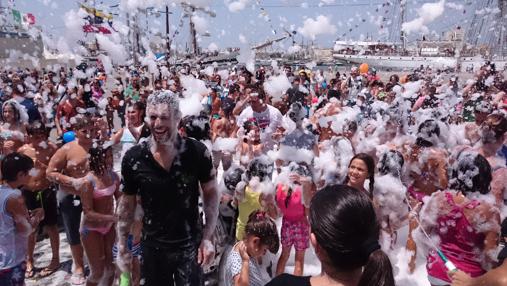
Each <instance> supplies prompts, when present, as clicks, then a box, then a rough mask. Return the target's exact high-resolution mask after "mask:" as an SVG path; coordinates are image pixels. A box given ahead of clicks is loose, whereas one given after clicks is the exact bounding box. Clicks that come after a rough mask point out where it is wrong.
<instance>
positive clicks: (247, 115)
mask: <svg viewBox="0 0 507 286" xmlns="http://www.w3.org/2000/svg"><path fill="white" fill-rule="evenodd" d="M266 107H267V108H266V109H265V110H264V111H262V112H255V111H253V109H252V107H251V106H248V107H247V108H245V109H244V110H243V112H241V114H240V115H239V116H238V117H237V120H236V122H237V124H238V126H239V128H240V129H242V128H243V124H244V123H245V122H246V121H248V120H249V119H251V118H255V120H256V121H257V124H258V125H259V128H260V130H261V142H262V143H263V144H264V145H265V146H266V147H267V148H269V149H271V147H272V146H273V144H274V142H273V139H272V138H271V135H272V134H273V132H275V131H276V129H277V128H278V127H280V126H282V120H283V116H282V113H281V112H280V110H278V109H277V108H276V107H273V106H271V105H269V104H266Z"/></svg>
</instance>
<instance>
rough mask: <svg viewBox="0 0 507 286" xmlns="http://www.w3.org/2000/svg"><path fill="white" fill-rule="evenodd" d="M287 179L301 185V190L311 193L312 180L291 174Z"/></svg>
mask: <svg viewBox="0 0 507 286" xmlns="http://www.w3.org/2000/svg"><path fill="white" fill-rule="evenodd" d="M289 178H290V179H291V180H292V181H294V182H295V183H298V184H300V185H301V187H302V188H303V190H305V191H311V189H312V178H310V177H306V176H300V175H297V174H291V175H289Z"/></svg>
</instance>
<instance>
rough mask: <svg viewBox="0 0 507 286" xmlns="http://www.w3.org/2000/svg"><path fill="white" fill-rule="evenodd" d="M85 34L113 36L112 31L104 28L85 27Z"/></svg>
mask: <svg viewBox="0 0 507 286" xmlns="http://www.w3.org/2000/svg"><path fill="white" fill-rule="evenodd" d="M83 32H85V33H100V34H111V31H110V30H109V29H107V28H105V27H102V26H94V25H84V26H83Z"/></svg>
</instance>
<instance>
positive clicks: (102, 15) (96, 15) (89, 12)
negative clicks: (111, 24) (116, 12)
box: [79, 4, 113, 20]
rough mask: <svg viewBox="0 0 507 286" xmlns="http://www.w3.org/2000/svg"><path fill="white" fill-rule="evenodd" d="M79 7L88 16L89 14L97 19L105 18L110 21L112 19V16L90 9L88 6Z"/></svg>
mask: <svg viewBox="0 0 507 286" xmlns="http://www.w3.org/2000/svg"><path fill="white" fill-rule="evenodd" d="M79 6H80V7H81V8H82V9H83V10H85V11H86V13H88V14H91V15H93V16H95V17H99V18H105V19H108V20H112V19H113V15H111V14H109V13H107V14H106V13H104V12H102V11H101V10H97V9H95V8H92V7H89V6H86V5H84V4H79Z"/></svg>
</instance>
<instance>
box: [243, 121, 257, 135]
mask: <svg viewBox="0 0 507 286" xmlns="http://www.w3.org/2000/svg"><path fill="white" fill-rule="evenodd" d="M252 126H257V127H259V123H257V120H255V118H251V119H249V120H246V121H245V122H244V123H243V129H245V131H246V133H248V132H250V130H252V129H251V128H252Z"/></svg>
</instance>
